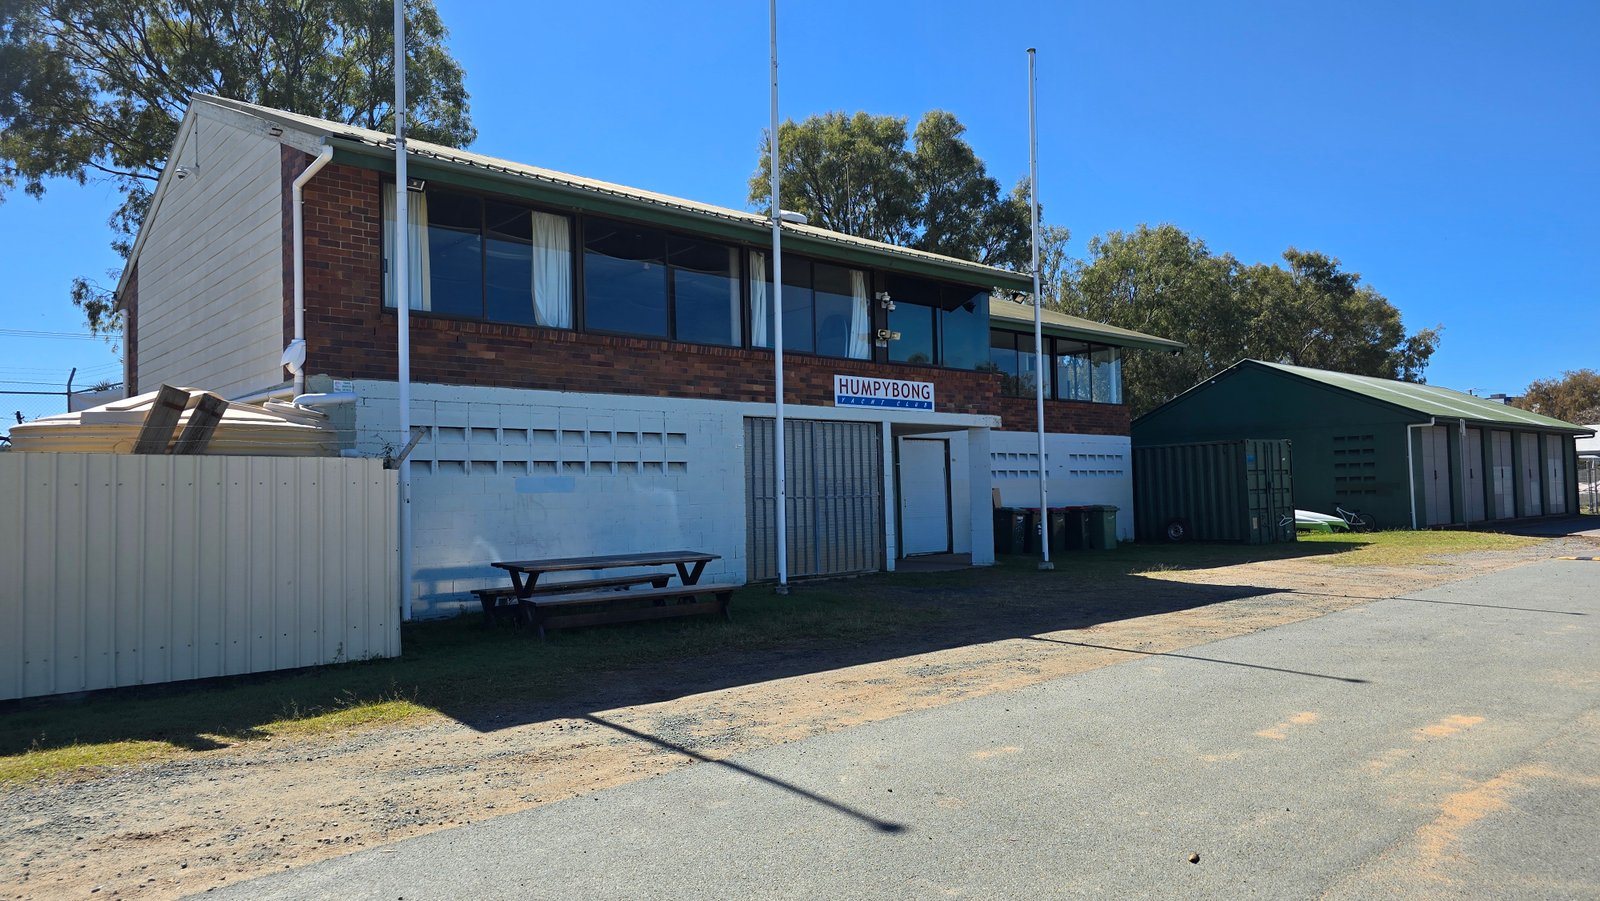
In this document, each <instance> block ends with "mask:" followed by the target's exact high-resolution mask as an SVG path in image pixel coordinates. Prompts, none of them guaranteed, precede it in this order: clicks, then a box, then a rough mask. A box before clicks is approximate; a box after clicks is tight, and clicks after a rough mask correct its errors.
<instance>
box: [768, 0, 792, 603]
mask: <svg viewBox="0 0 1600 901" xmlns="http://www.w3.org/2000/svg"><path fill="white" fill-rule="evenodd" d="M767 19H768V21H769V22H770V24H771V32H772V132H771V134H770V138H769V143H770V145H771V146H770V150H771V152H772V375H773V406H774V408H775V413H776V423H777V429H776V431H775V434H774V435H773V444H774V453H773V457H774V465H775V467H776V469H777V482H778V510H777V517H778V594H788V593H789V524H788V507H789V503H788V501H789V498H788V484H787V480H786V479H785V477H784V465H785V464H784V447H783V218H782V212H781V210H780V209H779V207H778V198H779V197H780V196H782V195H780V194H779V193H778V0H768V2H767Z"/></svg>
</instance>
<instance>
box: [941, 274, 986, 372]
mask: <svg viewBox="0 0 1600 901" xmlns="http://www.w3.org/2000/svg"><path fill="white" fill-rule="evenodd" d="M945 296H946V297H947V298H948V300H949V302H948V303H947V304H946V306H947V307H948V308H947V309H945V310H944V311H943V312H942V313H941V316H942V322H941V323H940V328H939V363H940V364H941V365H943V366H949V367H951V368H952V369H979V368H982V364H983V363H984V361H985V360H987V359H988V357H987V356H986V355H987V353H988V351H987V349H986V348H985V347H984V344H985V343H986V341H987V340H988V337H989V292H987V291H977V292H969V291H968V290H967V289H965V288H958V287H953V286H952V287H949V288H946V289H945Z"/></svg>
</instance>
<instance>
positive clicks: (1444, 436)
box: [1419, 425, 1450, 526]
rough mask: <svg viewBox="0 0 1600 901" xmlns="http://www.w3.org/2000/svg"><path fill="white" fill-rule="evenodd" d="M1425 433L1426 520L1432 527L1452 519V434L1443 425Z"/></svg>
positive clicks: (1426, 429) (1423, 450) (1431, 427)
mask: <svg viewBox="0 0 1600 901" xmlns="http://www.w3.org/2000/svg"><path fill="white" fill-rule="evenodd" d="M1419 431H1421V432H1422V500H1423V510H1424V514H1425V515H1424V517H1423V522H1424V523H1426V524H1427V525H1430V526H1441V525H1447V524H1449V522H1450V433H1449V430H1448V429H1446V428H1445V427H1444V426H1442V425H1435V426H1427V427H1425V428H1422V429H1420V430H1419Z"/></svg>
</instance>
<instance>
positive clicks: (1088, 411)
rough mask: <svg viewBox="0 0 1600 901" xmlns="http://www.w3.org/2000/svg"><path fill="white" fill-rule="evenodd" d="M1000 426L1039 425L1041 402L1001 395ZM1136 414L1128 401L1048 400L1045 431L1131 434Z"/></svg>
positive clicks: (1010, 428) (1026, 427) (1023, 428)
mask: <svg viewBox="0 0 1600 901" xmlns="http://www.w3.org/2000/svg"><path fill="white" fill-rule="evenodd" d="M999 404H1000V429H1001V431H1006V432H1032V431H1035V430H1036V428H1037V426H1036V423H1037V416H1038V413H1037V410H1038V407H1037V402H1036V401H1035V400H1034V399H1033V398H1031V397H1001V398H999ZM1132 428H1133V415H1132V413H1131V412H1130V411H1129V410H1128V407H1127V405H1126V404H1089V403H1083V402H1082V401H1070V400H1046V401H1045V402H1044V430H1045V431H1046V432H1051V433H1055V434H1063V435H1065V434H1072V435H1127V434H1129V433H1130V432H1131V431H1132Z"/></svg>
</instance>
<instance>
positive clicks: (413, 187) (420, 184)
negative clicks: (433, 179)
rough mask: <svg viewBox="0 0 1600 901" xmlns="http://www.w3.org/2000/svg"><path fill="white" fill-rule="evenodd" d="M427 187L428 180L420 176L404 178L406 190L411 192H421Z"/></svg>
mask: <svg viewBox="0 0 1600 901" xmlns="http://www.w3.org/2000/svg"><path fill="white" fill-rule="evenodd" d="M427 187H428V182H427V180H426V179H421V178H408V179H406V190H407V191H410V192H411V193H413V194H421V193H422V192H423V191H425V190H427Z"/></svg>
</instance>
